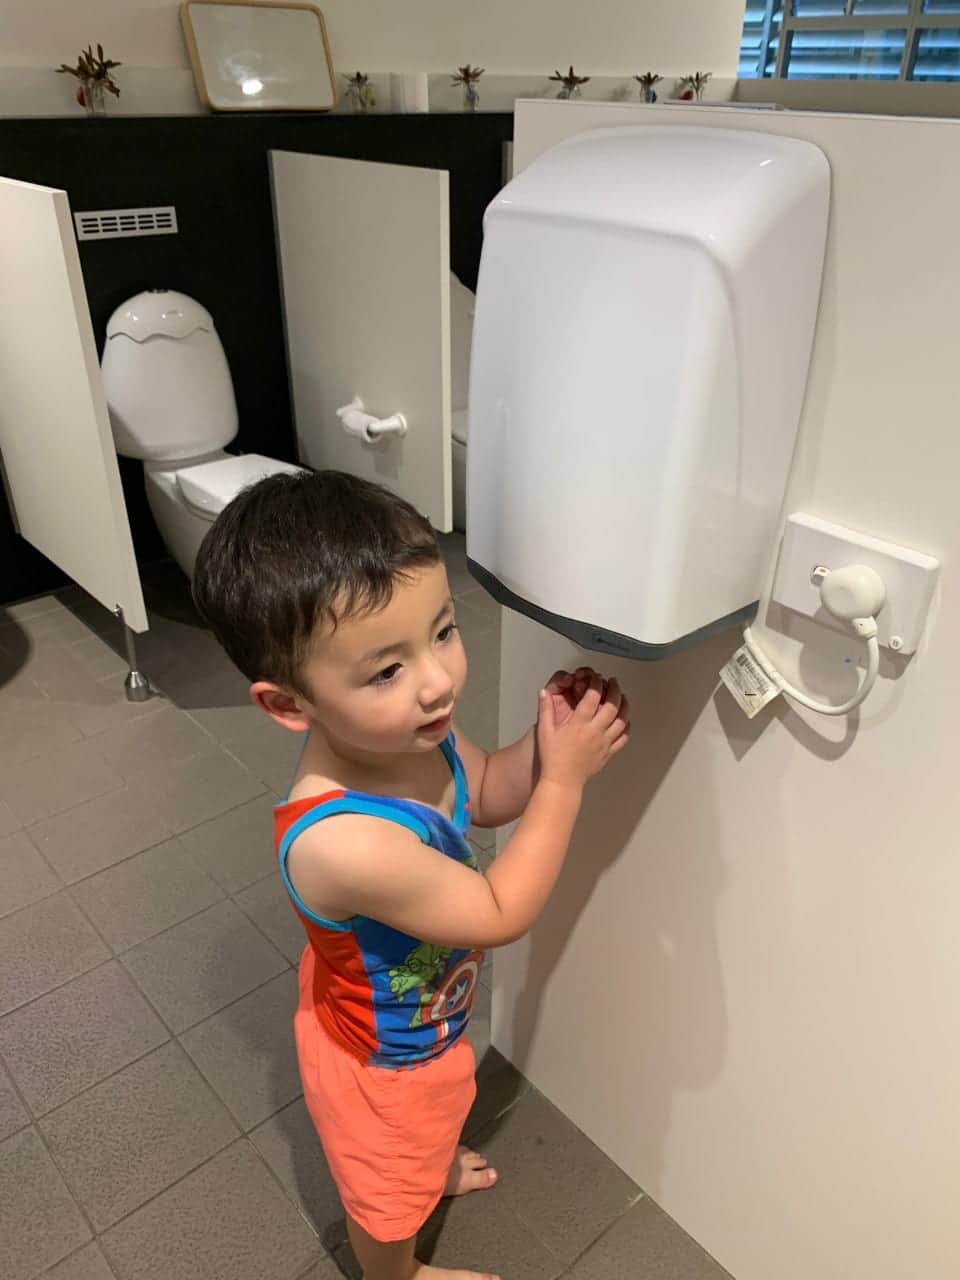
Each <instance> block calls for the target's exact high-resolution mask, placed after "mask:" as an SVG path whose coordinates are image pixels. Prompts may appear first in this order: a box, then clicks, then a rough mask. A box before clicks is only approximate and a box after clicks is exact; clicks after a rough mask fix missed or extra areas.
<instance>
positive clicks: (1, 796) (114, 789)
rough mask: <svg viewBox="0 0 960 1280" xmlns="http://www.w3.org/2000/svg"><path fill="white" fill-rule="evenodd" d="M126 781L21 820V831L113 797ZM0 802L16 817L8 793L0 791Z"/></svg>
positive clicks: (36, 757) (87, 739) (82, 741)
mask: <svg viewBox="0 0 960 1280" xmlns="http://www.w3.org/2000/svg"><path fill="white" fill-rule="evenodd" d="M92 741H93V740H92V739H91V738H81V739H80V741H79V742H71V743H70V744H69V745H68V746H67V747H66V748H65V750H68V751H69V750H70V748H71V747H80V746H83V745H85V744H86V743H88V742H92ZM33 759H37V760H39V759H40V757H39V756H35V757H31V760H33ZM24 763H27V764H29V763H31V761H30V760H28V761H25V762H24ZM104 763H105V764H106V765H107V766H108V768H109V767H111V766H110V764H109V761H106V760H105V761H104ZM117 777H118V778H119V777H120V775H119V774H117ZM126 781H127V780H126V779H125V778H120V781H119V782H118V783H117V784H116V785H115V786H112V787H106V788H105V789H104V790H103V791H98V792H97V794H96V795H93V796H87V797H86V798H85V799H83V800H80V801H78V802H77V804H68V805H66V806H65V807H64V808H63V809H54V810H53V811H52V812H50V813H45V814H43V815H42V816H41V817H39V818H34V819H33V820H32V821H30V822H23V820H22V819H20V821H21V824H22V829H23V830H24V831H26V830H27V828H28V827H36V826H39V825H40V823H41V822H46V821H48V820H49V819H50V818H61V817H63V815H64V814H66V813H69V812H70V811H71V810H72V809H79V808H80V805H82V804H89V802H90V801H91V800H102V799H103V798H104V797H105V796H110V795H113V794H114V793H115V792H117V791H120V790H122V789H123V787H124V786H125V785H126ZM0 800H3V801H5V802H6V804H7V807H8V808H9V809H10V811H11V812H12V813H13V816H14V817H17V811H16V809H14V807H13V803H12V801H11V799H10V794H9V792H4V791H0Z"/></svg>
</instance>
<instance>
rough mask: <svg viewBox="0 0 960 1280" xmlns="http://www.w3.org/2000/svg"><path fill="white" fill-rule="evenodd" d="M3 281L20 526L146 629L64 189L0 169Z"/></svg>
mask: <svg viewBox="0 0 960 1280" xmlns="http://www.w3.org/2000/svg"><path fill="white" fill-rule="evenodd" d="M0 281H2V288H3V305H2V307H0V457H2V461H3V468H4V471H5V474H6V483H7V489H8V492H9V495H10V498H11V502H12V505H13V509H14V517H15V519H16V522H17V526H18V529H19V532H20V533H21V534H22V536H23V537H24V538H26V539H27V541H28V542H30V543H32V544H33V546H35V547H36V548H37V550H38V551H42V552H43V554H44V555H45V556H47V557H48V559H50V560H52V561H53V562H54V563H55V564H57V565H58V566H59V567H60V568H61V569H62V570H63V571H64V573H66V574H69V576H70V577H71V578H73V580H74V581H75V582H77V583H79V585H80V586H81V587H83V588H84V590H85V591H88V592H89V593H90V595H92V596H93V597H94V598H95V599H96V600H99V601H100V603H101V604H102V605H104V606H105V607H106V608H107V609H111V610H113V609H116V608H117V607H118V606H119V607H120V608H122V609H123V613H124V618H125V620H126V622H127V624H128V625H129V626H131V627H132V628H133V629H134V630H135V631H145V630H146V629H147V615H146V609H145V608H144V603H143V594H142V592H141V589H140V575H139V573H138V570H137V563H136V560H135V558H134V554H133V540H132V538H131V536H130V525H129V523H128V520H127V509H126V505H125V503H124V500H123V491H122V489H121V487H120V472H119V468H118V466H117V455H116V452H115V451H114V446H113V437H112V435H111V432H110V420H109V416H108V413H107V405H106V400H105V398H104V394H103V385H102V383H101V380H100V366H99V364H98V362H97V348H96V343H95V341H94V337H93V327H92V325H91V323H90V312H89V310H88V308H87V297H86V293H85V291H84V287H83V276H82V275H81V272H80V258H79V255H78V253H77V244H76V239H75V238H74V231H73V224H72V221H71V218H70V206H69V202H68V200H67V195H66V192H64V191H58V190H56V189H54V188H51V187H39V186H34V185H32V184H31V183H28V182H16V181H14V180H12V179H9V178H0ZM2 572H3V568H2V566H0V573H2Z"/></svg>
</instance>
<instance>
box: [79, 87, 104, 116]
mask: <svg viewBox="0 0 960 1280" xmlns="http://www.w3.org/2000/svg"><path fill="white" fill-rule="evenodd" d="M83 105H84V107H85V108H86V112H87V115H88V116H91V117H99V116H105V115H106V114H107V103H106V95H105V92H104V87H103V81H102V80H84V82H83Z"/></svg>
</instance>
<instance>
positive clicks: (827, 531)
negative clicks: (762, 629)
mask: <svg viewBox="0 0 960 1280" xmlns="http://www.w3.org/2000/svg"><path fill="white" fill-rule="evenodd" d="M852 564H865V565H868V566H869V567H870V568H871V569H875V570H876V571H877V573H879V574H880V577H881V578H883V582H884V585H885V587H886V589H887V602H886V604H885V605H884V606H883V608H882V609H881V610H880V613H879V614H878V615H877V626H878V628H879V634H878V639H879V641H880V643H881V644H882V645H886V646H887V647H888V648H890V649H893V650H895V651H896V652H898V653H913V652H914V651H915V650H916V648H917V645H918V644H919V643H920V637H921V636H922V635H923V628H924V624H925V623H926V619H927V613H928V611H929V609H930V603H931V601H932V599H933V592H934V588H935V587H936V582H937V574H938V573H939V571H940V562H939V560H935V559H934V558H933V556H928V555H924V554H923V553H922V552H919V551H912V550H910V549H909V548H908V547H898V546H896V545H894V543H892V542H882V541H881V540H880V539H879V538H872V537H870V536H869V534H864V533H855V532H854V531H853V530H852V529H845V528H843V526H842V525H839V524H831V523H830V521H829V520H820V519H818V518H817V517H816V516H808V515H805V514H804V513H803V512H797V513H796V514H794V515H792V516H790V517H789V519H788V520H787V525H786V528H785V530H784V534H783V545H782V547H781V550H780V563H779V564H778V565H777V574H776V578H775V580H774V584H773V593H772V594H773V599H774V600H775V601H776V602H777V603H778V604H783V605H786V606H787V608H789V609H795V610H796V611H797V612H798V613H804V614H806V615H807V616H808V617H810V618H816V620H817V621H818V622H822V623H823V624H824V625H825V626H829V627H834V628H837V629H839V630H844V627H843V624H842V623H840V622H838V621H837V620H836V619H835V618H833V617H831V615H830V614H829V613H827V611H826V610H825V609H824V608H823V606H822V605H821V603H820V588H819V586H818V585H817V577H818V571H822V570H823V569H830V570H832V569H841V568H843V567H844V566H845V565H852Z"/></svg>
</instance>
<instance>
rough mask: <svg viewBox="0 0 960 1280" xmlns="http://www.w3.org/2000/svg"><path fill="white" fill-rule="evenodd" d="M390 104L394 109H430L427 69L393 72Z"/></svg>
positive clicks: (413, 110) (406, 110)
mask: <svg viewBox="0 0 960 1280" xmlns="http://www.w3.org/2000/svg"><path fill="white" fill-rule="evenodd" d="M390 104H391V106H392V107H393V110H394V111H403V112H415V111H429V110H430V95H429V91H428V88H427V73H426V72H425V71H402V72H391V75H390Z"/></svg>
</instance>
